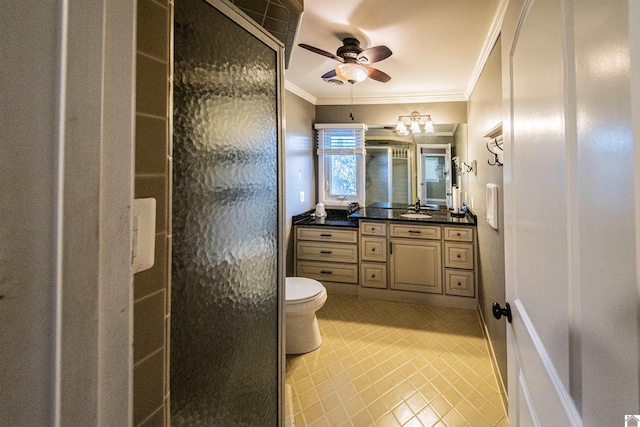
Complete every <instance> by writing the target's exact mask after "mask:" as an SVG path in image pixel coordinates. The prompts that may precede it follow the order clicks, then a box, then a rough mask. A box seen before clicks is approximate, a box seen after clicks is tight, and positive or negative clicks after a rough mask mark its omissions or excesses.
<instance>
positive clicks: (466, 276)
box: [444, 269, 475, 297]
mask: <svg viewBox="0 0 640 427" xmlns="http://www.w3.org/2000/svg"><path fill="white" fill-rule="evenodd" d="M444 275H445V277H444V282H445V291H444V292H445V293H446V294H447V295H456V296H461V297H473V296H474V294H475V278H474V273H473V271H466V270H450V269H445V271H444Z"/></svg>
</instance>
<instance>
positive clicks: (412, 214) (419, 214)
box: [400, 213, 431, 219]
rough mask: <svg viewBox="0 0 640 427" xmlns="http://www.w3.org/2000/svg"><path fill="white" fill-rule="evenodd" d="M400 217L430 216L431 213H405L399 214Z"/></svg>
mask: <svg viewBox="0 0 640 427" xmlns="http://www.w3.org/2000/svg"><path fill="white" fill-rule="evenodd" d="M400 216H401V217H404V218H415V219H417V218H431V215H427V214H421V213H406V214H402V215H400Z"/></svg>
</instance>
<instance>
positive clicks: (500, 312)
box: [492, 302, 512, 323]
mask: <svg viewBox="0 0 640 427" xmlns="http://www.w3.org/2000/svg"><path fill="white" fill-rule="evenodd" d="M492 308H493V317H495V318H496V319H500V318H501V317H502V316H505V317H506V318H507V321H508V322H509V323H511V320H512V317H511V306H510V305H509V303H508V302H507V303H505V304H504V308H502V307H500V304H498V303H497V302H494V303H493V306H492Z"/></svg>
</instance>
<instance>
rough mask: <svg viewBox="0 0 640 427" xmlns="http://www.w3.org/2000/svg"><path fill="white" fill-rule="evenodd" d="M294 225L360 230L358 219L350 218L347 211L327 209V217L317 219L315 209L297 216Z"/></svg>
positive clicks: (293, 219) (294, 218)
mask: <svg viewBox="0 0 640 427" xmlns="http://www.w3.org/2000/svg"><path fill="white" fill-rule="evenodd" d="M292 222H293V225H325V226H329V227H352V228H358V219H357V218H348V217H347V211H346V210H341V209H327V216H326V217H324V218H316V216H315V209H313V210H310V211H307V212H304V213H302V214H300V215H296V216H294V217H293V218H292Z"/></svg>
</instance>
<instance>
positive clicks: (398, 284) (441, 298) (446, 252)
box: [294, 219, 478, 309]
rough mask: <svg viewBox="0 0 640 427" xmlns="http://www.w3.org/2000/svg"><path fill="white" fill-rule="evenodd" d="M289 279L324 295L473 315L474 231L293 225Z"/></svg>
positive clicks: (374, 224)
mask: <svg viewBox="0 0 640 427" xmlns="http://www.w3.org/2000/svg"><path fill="white" fill-rule="evenodd" d="M294 235H295V243H294V247H295V274H296V276H300V277H309V278H312V279H316V280H319V281H320V282H322V283H323V284H324V285H325V287H327V289H328V290H329V292H335V293H342V294H349V295H357V296H361V297H364V298H378V299H386V300H390V301H400V302H409V303H421V304H434V305H441V306H447V307H458V308H466V309H475V308H476V305H477V291H476V286H477V284H476V283H477V262H478V260H477V249H476V244H477V242H476V239H477V237H476V229H475V227H473V226H464V225H463V226H460V225H448V224H434V223H425V222H420V221H389V220H383V219H380V220H378V219H361V220H360V221H359V223H358V228H347V227H331V226H313V225H296V226H295V234H294Z"/></svg>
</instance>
